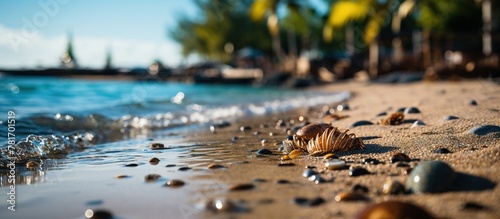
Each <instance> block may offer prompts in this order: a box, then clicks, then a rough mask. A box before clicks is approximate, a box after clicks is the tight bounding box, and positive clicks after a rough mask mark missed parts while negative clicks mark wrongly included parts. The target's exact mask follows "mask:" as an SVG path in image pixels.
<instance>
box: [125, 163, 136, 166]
mask: <svg viewBox="0 0 500 219" xmlns="http://www.w3.org/2000/svg"><path fill="white" fill-rule="evenodd" d="M125 166H126V167H136V166H139V164H136V163H128V164H125Z"/></svg>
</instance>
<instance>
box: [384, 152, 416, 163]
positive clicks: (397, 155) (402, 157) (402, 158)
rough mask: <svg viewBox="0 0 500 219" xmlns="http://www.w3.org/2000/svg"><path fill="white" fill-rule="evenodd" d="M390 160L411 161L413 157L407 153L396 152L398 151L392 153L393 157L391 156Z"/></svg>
mask: <svg viewBox="0 0 500 219" xmlns="http://www.w3.org/2000/svg"><path fill="white" fill-rule="evenodd" d="M389 161H391V163H396V162H410V161H411V159H410V157H409V156H408V155H406V154H405V153H401V152H396V153H394V154H392V155H391V157H389Z"/></svg>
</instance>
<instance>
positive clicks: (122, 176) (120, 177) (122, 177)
mask: <svg viewBox="0 0 500 219" xmlns="http://www.w3.org/2000/svg"><path fill="white" fill-rule="evenodd" d="M129 177H130V176H129V175H123V174H122V175H116V176H115V178H117V179H125V178H129Z"/></svg>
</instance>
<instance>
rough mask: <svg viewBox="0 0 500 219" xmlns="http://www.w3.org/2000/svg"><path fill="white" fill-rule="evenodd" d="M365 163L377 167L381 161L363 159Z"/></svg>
mask: <svg viewBox="0 0 500 219" xmlns="http://www.w3.org/2000/svg"><path fill="white" fill-rule="evenodd" d="M363 163H365V164H372V165H377V164H380V161H379V160H377V159H375V158H365V159H363Z"/></svg>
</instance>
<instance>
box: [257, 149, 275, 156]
mask: <svg viewBox="0 0 500 219" xmlns="http://www.w3.org/2000/svg"><path fill="white" fill-rule="evenodd" d="M255 153H256V154H258V155H271V154H273V152H272V151H270V150H269V149H265V148H263V149H259V150H258V151H256V152H255Z"/></svg>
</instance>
